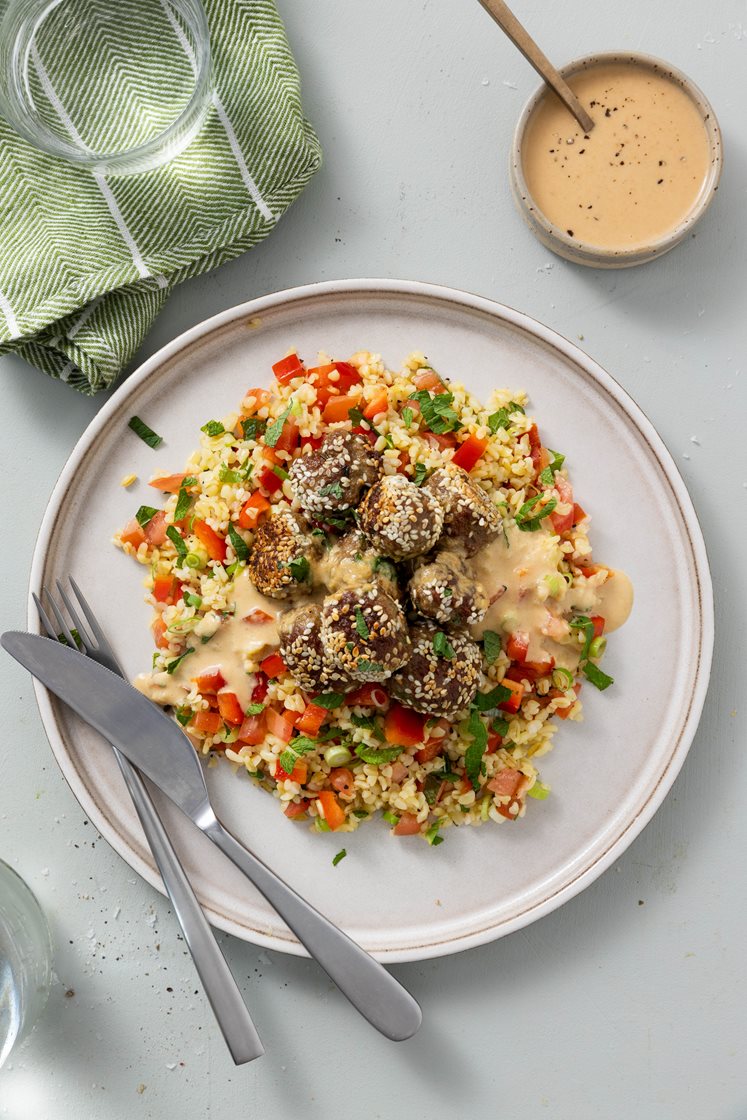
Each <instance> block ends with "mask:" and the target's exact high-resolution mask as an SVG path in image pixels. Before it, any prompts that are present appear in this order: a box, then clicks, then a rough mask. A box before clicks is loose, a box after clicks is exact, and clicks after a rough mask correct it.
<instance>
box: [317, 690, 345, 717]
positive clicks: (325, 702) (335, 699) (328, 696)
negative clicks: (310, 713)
mask: <svg viewBox="0 0 747 1120" xmlns="http://www.w3.org/2000/svg"><path fill="white" fill-rule="evenodd" d="M344 702H345V696H344V693H342V692H322V693H321V695H320V696H315V697H314V699H313V700H312V701H311V703H312V704H316V706H317V708H326V709H327V711H328V712H331V711H332V709H333V708H339V707H340V705H341V704H344Z"/></svg>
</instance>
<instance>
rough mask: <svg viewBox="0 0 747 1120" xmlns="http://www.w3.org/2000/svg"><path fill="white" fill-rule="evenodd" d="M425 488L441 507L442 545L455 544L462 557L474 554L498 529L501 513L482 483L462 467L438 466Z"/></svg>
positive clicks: (496, 533) (497, 532) (495, 534)
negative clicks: (461, 552) (442, 511)
mask: <svg viewBox="0 0 747 1120" xmlns="http://www.w3.org/2000/svg"><path fill="white" fill-rule="evenodd" d="M423 489H424V490H426V491H427V492H428V493H429V494H430V495H431V496H432V497H434V498H435V499H436V500H437V501H438V502H439V503H440V505H441V506H442V508H443V510H444V526H443V537H444V544H445V545H446V544H455V545H458V546H459V548H460V550H461V551H463V552H464V554H465V556H474V554H475V553H476V552H478V551H479V550H480V549H481V548H484V547H485V545H486V544H489V543H490V542H491V541H492V540H494V539H495V537H497V536H498V534H499V533H500V531H501V526H502V521H501V515H500V513H499V511H498V509H497V508H496V506H495V504H494V503H493V502H492V501H491V500H490V497H489V496H488V495H487V494H486V493H485V491H484V490H483V488H482V487H481V486H478V485H477V483H475V482H473V481H472V479H471V478H470V477H469V475H468V474H467V472H466V471H464V470H462V468H461V467H455V466H453V464H449V466H447V467H439V468H438V470H435V471H434V472H433V474H432V475H431V476H430V478H429V479H428V481H427V482H426V483H425V485H424V487H423Z"/></svg>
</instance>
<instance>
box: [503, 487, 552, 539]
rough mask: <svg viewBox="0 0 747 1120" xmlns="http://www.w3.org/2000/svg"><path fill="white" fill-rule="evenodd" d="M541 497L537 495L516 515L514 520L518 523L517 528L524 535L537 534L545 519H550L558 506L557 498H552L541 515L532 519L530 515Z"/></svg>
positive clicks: (536, 515)
mask: <svg viewBox="0 0 747 1120" xmlns="http://www.w3.org/2000/svg"><path fill="white" fill-rule="evenodd" d="M541 497H542V495H541V494H536V495H535V496H534V497H533V498H530V499H529V501H528V502H524V505H523V506H522V507H521V509H520V510H519V512H518V513H517V514H516V517H515V519H514V520H515V521H516V527H517V529H521V531H522V532H523V533H536V532H537V530H538V529H539V527H540V522H541V521H542V520H543V518H545V517H549V516H550V514H551V513H552V511H553V510H554V509H555V507H556V505H557V504H558V501H557V498H551V499H550V501H549V502H548V503H547V505H545V506H543V507H542V509H541V510H540V512H539V513H537V514H535V515H534V516H533V517H530V516H529V515H530V513H531V512H532V510H533V509H534V507H535V506H536V505H537V502H538V501H539V500H540V498H541Z"/></svg>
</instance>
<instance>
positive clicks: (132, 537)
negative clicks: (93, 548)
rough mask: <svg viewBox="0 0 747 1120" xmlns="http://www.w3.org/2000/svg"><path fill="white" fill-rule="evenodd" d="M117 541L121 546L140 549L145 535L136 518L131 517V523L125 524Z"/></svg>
mask: <svg viewBox="0 0 747 1120" xmlns="http://www.w3.org/2000/svg"><path fill="white" fill-rule="evenodd" d="M119 539H120V540H121V541H122V543H123V544H131V545H132V547H133V548H139V547H140V545H141V544H142V543H143V541H144V540H145V533H144V532H143V527H142V525H140V524H139V522H138V520H137V518H135V517H133V519H132V521H128V522H127V524H126V525H125V527H124V529H123V530H122V532H121V533H120V534H119Z"/></svg>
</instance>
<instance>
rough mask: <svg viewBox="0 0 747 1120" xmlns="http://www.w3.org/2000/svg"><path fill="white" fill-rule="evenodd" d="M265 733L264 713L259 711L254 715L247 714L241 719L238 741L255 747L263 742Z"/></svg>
mask: <svg viewBox="0 0 747 1120" xmlns="http://www.w3.org/2000/svg"><path fill="white" fill-rule="evenodd" d="M266 734H267V726H266V722H265V713H264V712H260V713H259V714H258V715H256V716H247V717H246V719H245V720H244V721H243V723H242V724H241V727H240V728H239V742H240V743H246V744H247V745H248V746H252V747H256V746H258V745H259V744H260V743H263V742H264V738H265V735H266Z"/></svg>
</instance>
